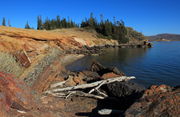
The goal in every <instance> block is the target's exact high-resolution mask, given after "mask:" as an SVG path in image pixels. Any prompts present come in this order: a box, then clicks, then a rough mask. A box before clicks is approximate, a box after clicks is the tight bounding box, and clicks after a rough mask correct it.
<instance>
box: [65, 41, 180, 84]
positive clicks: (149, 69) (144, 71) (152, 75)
mask: <svg viewBox="0 0 180 117" xmlns="http://www.w3.org/2000/svg"><path fill="white" fill-rule="evenodd" d="M153 43H154V45H153V46H154V47H153V48H150V49H143V48H133V49H118V48H116V49H107V50H105V52H104V54H103V55H100V56H86V57H84V58H82V59H80V60H78V61H76V62H74V63H72V64H71V65H69V66H67V69H69V70H72V71H81V70H84V69H88V68H89V66H90V64H91V63H92V61H93V60H97V61H99V62H100V63H101V64H103V65H105V66H116V67H117V68H119V69H120V70H121V71H123V72H124V73H125V74H126V75H128V76H135V77H136V80H135V82H138V83H140V84H142V85H144V86H146V87H148V86H150V85H152V84H167V85H171V86H176V85H180V42H176V41H174V42H153Z"/></svg>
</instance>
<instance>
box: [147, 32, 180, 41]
mask: <svg viewBox="0 0 180 117" xmlns="http://www.w3.org/2000/svg"><path fill="white" fill-rule="evenodd" d="M147 38H148V39H149V40H150V41H180V34H168V33H165V34H158V35H154V36H148V37H147Z"/></svg>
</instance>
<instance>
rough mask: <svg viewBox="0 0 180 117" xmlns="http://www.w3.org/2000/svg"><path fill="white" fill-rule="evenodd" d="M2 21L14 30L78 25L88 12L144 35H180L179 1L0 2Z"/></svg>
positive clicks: (60, 0)
mask: <svg viewBox="0 0 180 117" xmlns="http://www.w3.org/2000/svg"><path fill="white" fill-rule="evenodd" d="M0 3H1V7H0V22H1V21H2V17H6V19H7V20H8V19H9V20H10V22H11V25H12V26H13V27H20V28H24V25H25V23H26V22H27V21H28V22H29V24H30V25H31V26H33V27H35V28H36V17H37V16H38V15H41V16H42V17H43V18H46V17H49V18H53V17H55V16H56V15H60V16H61V17H68V16H69V17H70V18H71V19H73V20H74V21H75V22H81V21H82V20H83V19H84V18H85V17H88V16H89V14H90V13H91V12H93V13H94V16H95V17H97V18H99V15H100V14H103V15H104V18H109V19H110V20H113V17H114V16H115V17H116V19H119V20H121V19H122V20H123V21H124V22H125V25H126V26H131V27H133V28H134V29H136V30H138V31H140V32H142V33H143V34H145V35H155V34H158V33H178V34H180V0H1V2H0Z"/></svg>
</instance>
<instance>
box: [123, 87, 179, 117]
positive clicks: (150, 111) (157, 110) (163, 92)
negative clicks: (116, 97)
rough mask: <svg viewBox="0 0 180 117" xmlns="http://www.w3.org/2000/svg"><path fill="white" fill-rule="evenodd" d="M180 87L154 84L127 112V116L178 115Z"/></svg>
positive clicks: (172, 116)
mask: <svg viewBox="0 0 180 117" xmlns="http://www.w3.org/2000/svg"><path fill="white" fill-rule="evenodd" d="M179 94H180V88H178V87H177V88H172V87H169V86H167V85H160V86H155V85H154V86H152V87H151V88H150V89H147V90H146V91H145V93H144V95H143V96H142V98H140V99H139V100H138V101H137V102H135V103H134V104H133V105H132V106H131V107H130V108H129V109H128V110H127V111H126V112H125V116H126V117H147V116H148V117H178V116H179V114H180V111H179V108H180V95H179Z"/></svg>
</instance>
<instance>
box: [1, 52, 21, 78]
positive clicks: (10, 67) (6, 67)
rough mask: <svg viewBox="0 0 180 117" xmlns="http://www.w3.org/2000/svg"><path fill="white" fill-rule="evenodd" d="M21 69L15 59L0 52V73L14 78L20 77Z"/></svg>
mask: <svg viewBox="0 0 180 117" xmlns="http://www.w3.org/2000/svg"><path fill="white" fill-rule="evenodd" d="M23 70H24V69H23V68H22V67H21V66H20V64H19V63H18V62H17V61H16V59H15V57H14V56H13V55H11V54H9V53H5V52H0V71H1V72H4V73H9V74H13V75H15V76H16V77H18V76H20V75H21V74H22V72H23Z"/></svg>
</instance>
